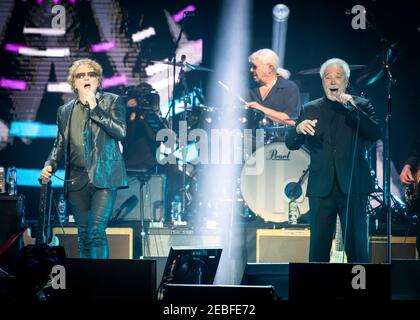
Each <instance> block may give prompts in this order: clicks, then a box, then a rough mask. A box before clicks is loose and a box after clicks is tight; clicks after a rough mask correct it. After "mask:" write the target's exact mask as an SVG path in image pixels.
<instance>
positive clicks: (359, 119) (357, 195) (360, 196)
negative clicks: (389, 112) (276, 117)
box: [286, 58, 380, 263]
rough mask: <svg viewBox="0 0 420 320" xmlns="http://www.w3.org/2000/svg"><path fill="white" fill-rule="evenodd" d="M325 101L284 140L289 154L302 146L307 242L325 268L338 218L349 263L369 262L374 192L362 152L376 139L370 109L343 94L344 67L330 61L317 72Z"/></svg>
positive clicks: (313, 105)
mask: <svg viewBox="0 0 420 320" xmlns="http://www.w3.org/2000/svg"><path fill="white" fill-rule="evenodd" d="M320 75H321V78H322V85H323V88H324V92H325V96H324V97H322V98H319V99H317V100H314V101H310V102H309V103H307V104H306V105H305V106H304V109H303V111H302V113H301V115H300V116H299V119H298V120H297V122H296V123H297V125H296V127H295V128H293V130H290V131H289V132H288V134H287V135H286V145H287V147H288V148H289V149H291V150H297V149H299V148H300V147H301V146H302V145H303V144H304V143H306V144H307V147H308V149H309V151H310V156H311V166H310V171H309V178H308V187H307V192H306V196H307V197H309V206H310V226H311V240H310V253H309V260H310V261H311V262H328V261H329V259H330V249H331V243H332V239H333V233H334V226H335V224H336V217H337V213H338V214H339V217H340V221H341V225H342V229H343V241H344V245H345V251H346V254H347V259H348V261H349V262H358V263H364V262H368V232H367V219H366V205H367V199H368V194H369V193H371V192H373V191H374V184H373V180H372V179H371V176H370V173H369V166H368V163H367V160H366V159H365V150H366V148H367V147H368V146H369V145H370V144H371V143H373V142H375V141H376V140H377V139H379V136H380V128H379V126H378V123H377V122H376V121H375V120H374V113H375V111H374V108H373V107H372V105H371V104H370V102H369V101H368V100H366V99H363V98H360V97H356V96H352V95H349V94H347V93H346V87H347V84H348V80H349V77H350V68H349V66H348V64H347V63H346V62H345V61H343V60H341V59H337V58H334V59H329V60H327V61H326V62H325V63H324V64H323V65H322V66H321V70H320Z"/></svg>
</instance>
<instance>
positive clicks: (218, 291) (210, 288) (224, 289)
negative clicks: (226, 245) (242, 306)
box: [163, 284, 275, 303]
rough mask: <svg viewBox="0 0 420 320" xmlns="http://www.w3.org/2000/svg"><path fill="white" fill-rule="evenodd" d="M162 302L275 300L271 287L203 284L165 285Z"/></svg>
mask: <svg viewBox="0 0 420 320" xmlns="http://www.w3.org/2000/svg"><path fill="white" fill-rule="evenodd" d="M163 300H165V301H175V302H183V301H185V302H203V303H207V302H209V301H223V302H240V303H244V302H253V303H254V302H270V301H274V300H275V294H274V288H273V287H272V286H242V285H241V286H238V285H205V284H167V285H165V288H164V294H163Z"/></svg>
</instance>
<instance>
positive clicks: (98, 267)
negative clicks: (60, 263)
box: [58, 259, 156, 307]
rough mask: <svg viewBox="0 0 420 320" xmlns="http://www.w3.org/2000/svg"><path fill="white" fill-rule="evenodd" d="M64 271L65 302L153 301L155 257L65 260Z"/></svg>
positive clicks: (154, 292) (154, 293)
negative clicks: (150, 258) (152, 258)
mask: <svg viewBox="0 0 420 320" xmlns="http://www.w3.org/2000/svg"><path fill="white" fill-rule="evenodd" d="M65 270H66V290H58V291H63V293H62V294H63V300H64V301H65V302H68V301H69V300H70V301H81V302H86V301H92V300H93V301H98V300H100V301H110V302H111V301H118V300H120V301H154V300H156V261H155V260H149V259H144V260H118V259H117V260H112V259H66V263H65ZM111 307H112V305H111Z"/></svg>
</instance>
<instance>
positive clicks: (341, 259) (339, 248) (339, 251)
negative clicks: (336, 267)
mask: <svg viewBox="0 0 420 320" xmlns="http://www.w3.org/2000/svg"><path fill="white" fill-rule="evenodd" d="M330 262H331V263H346V262H347V256H346V252H345V251H344V244H343V235H342V229H341V223H340V217H339V216H338V215H337V222H336V225H335V240H334V241H333V244H332V247H331V252H330Z"/></svg>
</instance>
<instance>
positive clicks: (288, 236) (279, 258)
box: [256, 229, 310, 262]
mask: <svg viewBox="0 0 420 320" xmlns="http://www.w3.org/2000/svg"><path fill="white" fill-rule="evenodd" d="M309 237H310V231H309V229H257V249H256V262H308V258H309Z"/></svg>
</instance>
